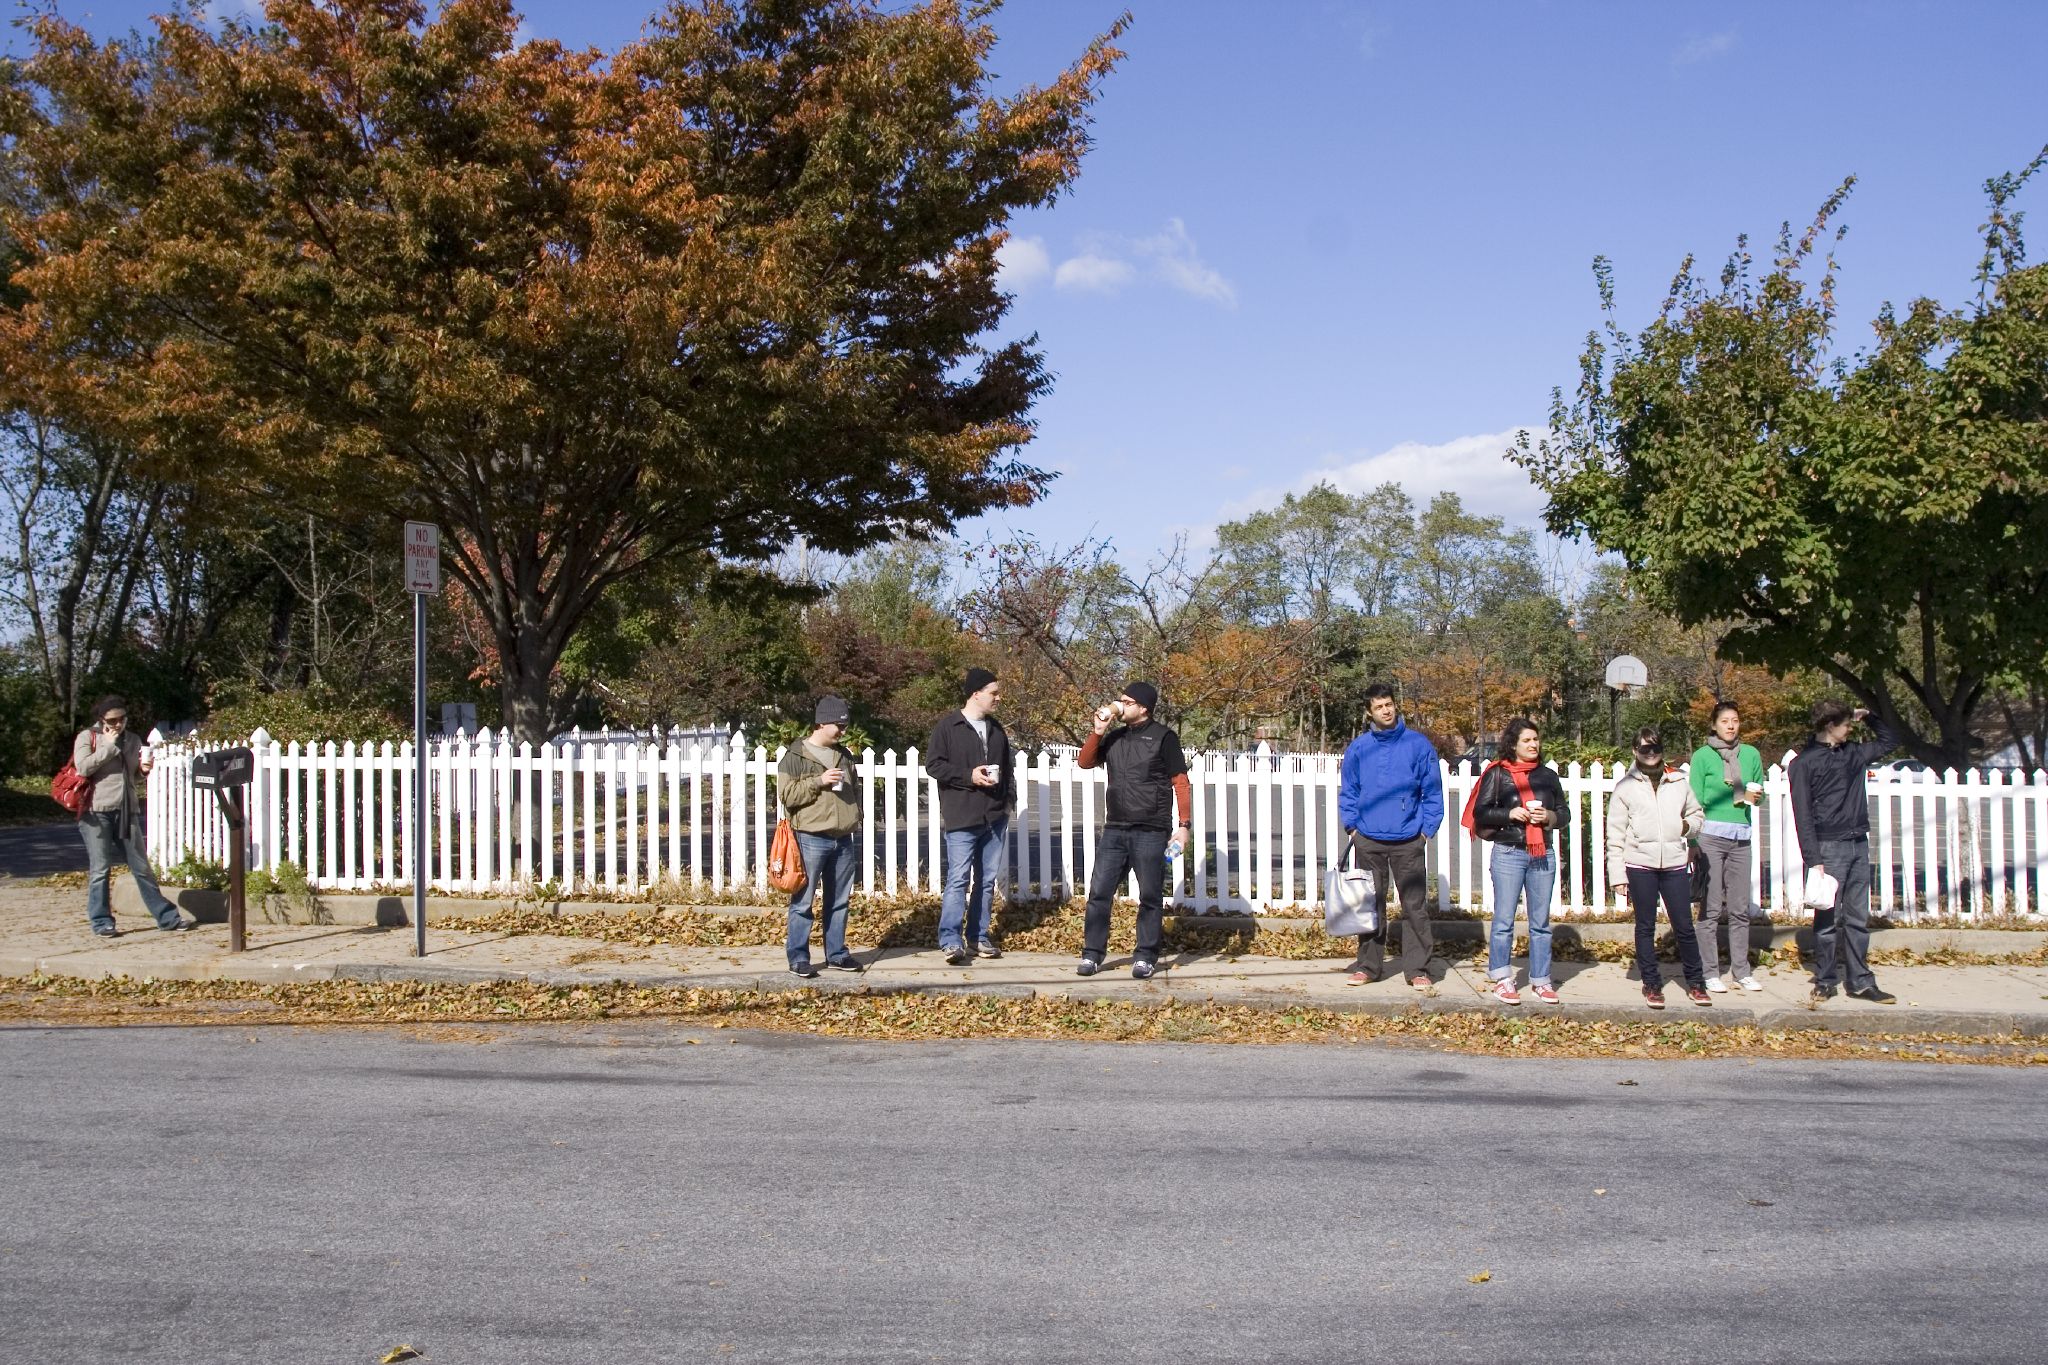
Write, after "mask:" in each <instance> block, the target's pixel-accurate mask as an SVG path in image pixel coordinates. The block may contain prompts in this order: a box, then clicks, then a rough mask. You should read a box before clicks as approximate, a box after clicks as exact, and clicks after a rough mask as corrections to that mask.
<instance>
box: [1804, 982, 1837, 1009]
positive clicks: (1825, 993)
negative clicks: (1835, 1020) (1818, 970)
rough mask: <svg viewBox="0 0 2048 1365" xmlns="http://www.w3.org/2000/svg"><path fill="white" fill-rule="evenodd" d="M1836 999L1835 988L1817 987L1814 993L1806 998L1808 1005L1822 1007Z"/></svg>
mask: <svg viewBox="0 0 2048 1365" xmlns="http://www.w3.org/2000/svg"><path fill="white" fill-rule="evenodd" d="M1834 998H1835V988H1834V987H1833V986H1815V987H1814V988H1813V993H1812V994H1810V995H1808V996H1807V997H1806V1003H1807V1004H1808V1005H1812V1006H1820V1005H1824V1004H1826V1003H1827V1002H1828V1001H1830V1000H1832V999H1834Z"/></svg>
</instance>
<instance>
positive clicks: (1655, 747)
mask: <svg viewBox="0 0 2048 1365" xmlns="http://www.w3.org/2000/svg"><path fill="white" fill-rule="evenodd" d="M1636 752H1637V753H1639V754H1641V755H1643V756H1644V757H1645V758H1647V757H1649V756H1650V755H1651V754H1661V753H1663V752H1664V746H1663V745H1661V744H1638V745H1636Z"/></svg>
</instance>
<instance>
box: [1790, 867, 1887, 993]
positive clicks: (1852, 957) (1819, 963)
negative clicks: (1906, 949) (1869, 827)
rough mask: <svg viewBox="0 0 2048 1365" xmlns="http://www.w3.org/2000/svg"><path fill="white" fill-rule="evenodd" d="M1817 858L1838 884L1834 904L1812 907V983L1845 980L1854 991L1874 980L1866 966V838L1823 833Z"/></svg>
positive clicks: (1830, 982)
mask: <svg viewBox="0 0 2048 1365" xmlns="http://www.w3.org/2000/svg"><path fill="white" fill-rule="evenodd" d="M1819 852H1820V856H1819V857H1818V858H1815V859H1813V860H1812V861H1811V862H1809V863H1808V864H1807V866H1809V867H1811V866H1812V865H1813V863H1815V862H1817V863H1820V864H1821V865H1822V866H1823V867H1825V868H1827V870H1828V875H1829V876H1830V877H1833V878H1834V879H1835V881H1836V883H1837V884H1838V885H1839V886H1840V887H1841V891H1840V892H1839V893H1837V895H1836V896H1835V908H1834V909H1832V910H1816V911H1814V913H1813V940H1814V950H1815V951H1814V955H1813V956H1814V963H1813V984H1814V985H1815V986H1818V987H1822V988H1826V987H1830V986H1839V985H1842V984H1844V982H1843V978H1844V977H1847V978H1848V980H1847V985H1848V987H1849V990H1850V991H1851V992H1852V993H1853V992H1856V991H1862V990H1868V989H1870V988H1871V987H1872V986H1875V985H1876V984H1877V976H1876V974H1875V973H1873V972H1872V971H1871V970H1870V840H1869V838H1868V837H1867V836H1859V837H1857V838H1854V839H1823V840H1821V844H1820V849H1819Z"/></svg>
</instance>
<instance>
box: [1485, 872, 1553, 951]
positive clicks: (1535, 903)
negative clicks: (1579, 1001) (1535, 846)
mask: <svg viewBox="0 0 2048 1365" xmlns="http://www.w3.org/2000/svg"><path fill="white" fill-rule="evenodd" d="M1491 872H1492V874H1493V929H1492V932H1491V933H1489V934H1488V935H1487V939H1486V975H1487V977H1488V978H1489V979H1491V980H1494V981H1512V980H1513V979H1514V976H1515V963H1514V953H1515V906H1516V905H1517V903H1519V902H1520V901H1521V900H1522V898H1523V897H1524V896H1527V897H1528V901H1529V984H1530V985H1532V986H1548V985H1549V984H1550V893H1551V890H1552V888H1553V887H1554V886H1555V885H1556V882H1557V855H1556V854H1555V853H1546V854H1544V855H1543V856H1542V857H1541V858H1533V857H1531V856H1529V850H1528V849H1526V848H1514V847H1511V846H1510V845H1507V844H1496V845H1494V848H1493V866H1492V868H1491Z"/></svg>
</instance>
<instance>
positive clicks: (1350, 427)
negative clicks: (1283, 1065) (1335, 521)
mask: <svg viewBox="0 0 2048 1365" xmlns="http://www.w3.org/2000/svg"><path fill="white" fill-rule="evenodd" d="M216 3H217V4H234V3H236V0H216ZM61 7H62V8H63V9H64V10H65V12H67V13H69V14H71V15H73V16H74V17H78V16H80V15H81V14H82V13H84V11H82V10H81V9H80V8H79V7H78V6H76V5H75V4H71V3H63V4H62V5H61ZM1130 7H1131V9H1132V10H1133V12H1134V16H1135V23H1134V25H1133V26H1132V28H1131V30H1130V32H1129V34H1128V35H1127V36H1126V38H1125V39H1124V40H1123V43H1122V46H1123V47H1124V48H1125V49H1126V51H1127V52H1128V53H1129V58H1128V61H1127V62H1126V64H1125V66H1124V67H1123V68H1122V69H1121V70H1120V71H1119V72H1118V73H1117V74H1116V75H1115V76H1114V77H1113V78H1112V79H1111V80H1110V82H1109V84H1108V87H1107V90H1106V94H1105V97H1104V99H1103V101H1102V103H1101V105H1100V107H1099V117H1098V123H1097V130H1096V131H1097V138H1098V145H1097V148H1096V150H1095V152H1094V153H1093V154H1092V156H1091V157H1090V159H1089V161H1088V163H1087V165H1086V167H1085V169H1084V170H1083V172H1082V176H1081V179H1080V182H1079V184H1078V185H1077V186H1076V188H1075V190H1074V192H1073V193H1072V194H1071V195H1069V196H1068V197H1067V198H1066V199H1064V200H1062V201H1061V202H1060V203H1059V204H1058V205H1057V206H1055V207H1054V208H1052V209H1050V210H1048V211H1044V212H1040V213H1036V214H1033V215H1031V216H1029V217H1028V218H1026V219H1023V220H1020V221H1019V222H1018V223H1017V224H1016V227H1015V230H1016V234H1017V241H1016V244H1015V246H1014V248H1013V250H1012V252H1011V253H1010V260H1009V266H1010V268H1009V270H1008V279H1009V282H1010V284H1011V286H1012V287H1013V289H1014V291H1015V293H1016V295H1017V305H1016V308H1015V310H1014V312H1013V315H1012V322H1013V328H1012V330H1015V331H1020V332H1028V331H1036V332H1037V333H1038V334H1039V336H1040V339H1041V341H1042V342H1043V344H1044V347H1045V349H1046V352H1047V354H1048V357H1049V360H1050V363H1051V365H1052V367H1053V369H1054V370H1055V372H1056V373H1057V375H1058V385H1057V388H1056V389H1055V391H1054V392H1053V394H1052V395H1051V397H1050V398H1049V399H1048V400H1047V401H1046V402H1045V403H1044V404H1043V406H1042V407H1041V409H1040V412H1039V419H1040V427H1039V439H1038V440H1037V441H1036V442H1035V443H1034V444H1033V446H1032V448H1031V451H1030V454H1029V458H1031V459H1032V460H1033V461H1034V462H1035V463H1038V464H1040V465H1041V466H1043V467H1046V468H1050V469H1054V470H1057V471H1059V473H1060V475H1061V477H1060V478H1059V479H1058V481H1057V482H1056V483H1055V484H1054V485H1053V489H1052V492H1051V494H1050V495H1049V496H1048V497H1047V498H1046V499H1045V500H1044V501H1043V502H1042V503H1041V504H1039V505H1038V506H1036V507H1033V508H1030V509H1026V510H1024V511H1021V512H1016V513H1011V514H1009V515H1008V517H1007V522H1008V524H1009V525H1011V526H1013V527H1015V528H1017V529H1020V530H1024V531H1029V532H1032V533H1035V534H1037V535H1040V536H1042V537H1046V538H1050V539H1054V540H1058V541H1062V542H1064V541H1071V540H1073V539H1075V538H1077V537H1080V536H1083V535H1087V534H1091V533H1092V534H1100V535H1107V536H1110V537H1112V538H1113V539H1114V540H1115V541H1116V543H1117V545H1118V547H1119V549H1120V550H1121V551H1122V552H1123V553H1124V554H1125V555H1126V556H1128V557H1130V558H1132V559H1141V558H1143V557H1144V556H1145V555H1146V554H1148V553H1150V552H1151V551H1153V550H1154V549H1155V548H1156V547H1158V546H1160V545H1161V544H1163V543H1165V542H1166V541H1168V540H1170V539H1171V538H1172V537H1173V536H1174V535H1175V534H1176V533H1178V532H1183V531H1184V532H1188V533H1190V534H1192V535H1193V537H1194V538H1195V539H1196V540H1197V542H1200V541H1201V540H1202V538H1203V537H1204V536H1205V535H1206V534H1207V532H1208V531H1209V530H1210V529H1211V528H1213V527H1214V526H1215V525H1216V524H1217V522H1219V521H1221V520H1226V519H1229V518H1230V517H1233V516H1237V515H1242V514H1243V513H1244V512H1245V511H1247V510H1250V509H1252V508H1254V507H1257V506H1261V505H1270V504H1271V503H1272V502H1274V501H1277V500H1278V498H1279V497H1280V496H1281V495H1282V494H1283V493H1284V492H1285V491H1287V490H1289V489H1293V488H1301V487H1306V486H1307V485H1308V484H1310V483H1311V482H1313V481H1314V480H1315V479H1316V478H1318V477H1329V478H1332V479H1333V480H1335V481H1337V482H1338V483H1339V485H1340V486H1342V487H1346V488H1350V489H1362V488H1367V487H1371V486H1374V485H1376V484H1378V483H1379V482H1380V481H1382V480H1383V479H1394V480H1397V481H1399V482H1402V483H1404V484H1405V485H1407V486H1408V488H1409V490H1410V492H1411V493H1412V494H1414V495H1415V496H1416V498H1417V500H1418V501H1421V500H1424V499H1426V498H1427V497H1428V496H1430V495H1431V494H1432V493H1434V492H1436V491H1438V490H1439V489H1443V488H1451V489H1455V490H1456V491H1457V492H1459V493H1460V494H1462V495H1463V496H1464V497H1465V499H1466V501H1467V503H1468V504H1469V505H1472V506H1474V507H1476V508H1478V509H1480V510H1483V511H1486V512H1490V513H1494V514H1497V515H1501V516H1504V517H1506V518H1508V519H1509V520H1510V521H1512V522H1515V523H1517V524H1526V525H1532V526H1533V525H1536V524H1537V523H1538V521H1539V519H1540V507H1541V503H1540V499H1539V497H1538V496H1537V495H1536V494H1535V492H1534V490H1532V489H1531V488H1529V486H1528V484H1527V482H1526V480H1524V479H1523V477H1522V476H1521V474H1520V473H1519V471H1516V470H1515V469H1513V467H1511V466H1508V465H1506V464H1505V463H1504V462H1503V461H1502V460H1501V459H1500V457H1499V451H1500V450H1501V448H1502V447H1503V446H1504V445H1505V444H1506V442H1507V439H1508V437H1509V435H1510V434H1511V433H1512V432H1514V431H1515V430H1516V429H1517V428H1518V427H1521V426H1527V425H1530V424H1536V423H1541V422H1542V421H1543V420H1544V418H1545V417H1546V415H1547V412H1548V408H1549V393H1550V389H1551V387H1552V386H1553V385H1555V384H1569V383H1570V382H1571V381H1572V379H1573V378H1574V375H1575V363H1576V357H1577V355H1578V350H1579V346H1580V344H1581V341H1582V339H1583V338H1584V336H1585V333H1586V331H1587V329H1588V328H1589V327H1591V326H1592V325H1593V324H1594V323H1595V321H1596V320H1597V312H1596V299H1595V295H1594V291H1593V284H1592V278H1591V274H1590V270H1589V263H1590V261H1591V258H1592V257H1593V256H1594V255H1595V254H1596V253H1605V254H1607V255H1608V256H1610V257H1612V258H1613V259H1614V261H1615V265H1616V271H1617V275H1618V280H1619V285H1620V297H1621V301H1622V309H1623V317H1624V320H1625V321H1626V322H1627V323H1628V324H1629V325H1631V326H1634V325H1640V323H1641V322H1643V321H1644V320H1646V319H1647V318H1648V316H1649V315H1650V313H1651V312H1652V311H1653V310H1654V308H1655V306H1656V303H1657V301H1658V299H1659V298H1661V296H1662V293H1663V290H1664V288H1665V286H1666V284H1667V283H1668V282H1669V280H1670V277H1671V274H1672V271H1673V269H1674V268H1675V266H1676V265H1677V263H1678V261H1679V260H1680V258H1681V257H1682V256H1683V255H1684V254H1685V253H1686V252H1688V251H1694V252H1697V253H1698V254H1699V256H1700V257H1701V259H1702V261H1704V262H1707V263H1708V264H1710V265H1713V266H1718V263H1719V262H1720V260H1721V258H1722V257H1723V256H1724V255H1725V254H1726V253H1727V251H1728V249H1729V248H1730V246H1731V245H1732V244H1733V241H1734V239H1735V236H1736V234H1737V233H1739V232H1743V231H1747V232H1749V233H1750V234H1751V235H1752V237H1753V238H1755V239H1760V240H1761V241H1762V243H1763V244H1764V245H1765V246H1766V247H1767V246H1768V243H1769V241H1770V240H1771V239H1772V238H1774V237H1775V235H1776V233H1777V230H1778V226H1779V223H1780V222H1781V221H1782V220H1784V219H1786V218H1788V217H1789V218H1792V219H1794V220H1796V221H1803V220H1804V219H1805V218H1806V217H1808V216H1809V215H1810V214H1811V213H1812V211H1813V209H1814V208H1815V207H1816V206H1817V205H1818V204H1819V203H1820V202H1821V200H1822V199H1823V198H1825V196H1826V195H1827V194H1828V192H1829V191H1830V190H1831V189H1832V188H1833V187H1834V186H1835V185H1836V184H1837V183H1838V182H1839V181H1840V180H1841V179H1842V178H1843V177H1844V176H1845V175H1848V174H1850V173H1854V174H1856V175H1857V176H1858V177H1860V183H1859V186H1858V188H1857V190H1856V192H1855V194H1854V196H1853V197H1852V198H1851V200H1850V201H1849V204H1848V207H1847V211H1846V213H1845V215H1844V218H1843V221H1846V222H1847V223H1848V224H1849V225H1850V235H1849V238H1848V241H1847V243H1846V244H1845V247H1844V249H1843V251H1842V266H1843V276H1842V279H1843V288H1842V291H1841V301H1842V308H1843V312H1842V316H1843V318H1844V319H1845V322H1846V323H1847V326H1848V330H1847V331H1846V332H1845V334H1846V335H1848V337H1849V338H1850V341H1851V343H1852V344H1860V343H1861V341H1862V339H1863V337H1864V336H1865V335H1867V333H1865V331H1864V330H1863V328H1864V325H1865V324H1866V323H1867V321H1868V319H1869V318H1870V317H1871V316H1873V315H1874V314H1875V311H1876V309H1877V306H1878V305H1879V303H1880V302H1881V301H1883V300H1885V299H1895V300H1900V301H1904V300H1906V299H1909V298H1911V297H1914V296H1916V295H1920V294H1932V295H1934V296H1936V297H1939V298H1942V299H1945V300H1947V301H1950V302H1960V301H1962V300H1963V299H1964V298H1965V296H1966V295H1967V294H1968V292H1969V290H1970V287H1971V286H1970V274H1971V271H1972V269H1973V268H1974V266H1975V263H1976V259H1977V255H1978V244H1977V227H1978V225H1979V224H1980V223H1981V222H1982V221H1983V204H1984V200H1983V195H1982V190H1981V186H1982V183H1983V181H1984V179H1985V178H1986V177H1987V176H1989V175H1992V174H1995V173H1999V172H2003V171H2007V170H2013V169H2017V168H2019V167H2021V166H2023V165H2024V164H2025V163H2026V162H2027V161H2028V160H2029V159H2030V158H2031V157H2032V156H2033V154H2034V153H2035V152H2036V151H2037V150H2038V149H2039V148H2040V147H2041V146H2042V144H2043V143H2044V142H2048V99H2044V97H2043V90H2044V88H2048V87H2044V85H2043V82H2042V81H2041V79H2040V74H2039V66H2038V63H2039V59H2040V54H2041V53H2043V52H2044V51H2048V5H2041V4H2031V3H2019V0H2012V3H1969V2H1967V0H1943V2H1942V3H1870V4H1825V5H1824V4H1813V3H1792V4H1787V3H1783V0H1779V3H1775V4H1741V3H1722V4H1714V5H1694V4H1676V3H1671V4H1663V3H1659V4H1643V3H1598V4H1594V3H1585V4H1567V3H1544V2H1543V0H1525V2H1524V3H1491V4H1482V3H1452V2H1449V0H1446V2H1442V3H1438V2H1435V0H1432V3H1427V4H1425V3H1410V4H1402V5H1395V4H1382V3H1341V2H1339V0H1267V2H1266V3H1264V4H1251V3H1246V0H1170V3H1169V2H1165V0H1132V3H1131V6H1130ZM149 8H150V6H149V5H147V4H118V5H117V4H108V3H101V4H98V5H95V6H94V7H93V9H92V14H93V17H92V18H91V19H90V20H88V22H89V23H90V24H91V25H92V26H93V27H95V28H99V29H102V30H105V29H108V28H112V27H125V26H127V25H128V24H129V23H131V22H133V21H134V20H135V19H136V18H137V17H138V16H140V15H141V14H143V13H146V12H147V10H148V9H149ZM649 8H650V7H649V5H648V4H646V3H645V0H642V2H641V3H627V2H622V0H579V3H575V4H569V3H562V2H561V0H531V3H529V4H528V5H527V7H526V10H525V13H526V24H527V27H528V29H529V31H530V32H532V33H535V34H546V35H549V36H553V37H557V38H560V39H562V40H563V41H565V42H569V43H572V44H594V45H598V46H602V47H615V46H616V45H618V44H619V43H620V42H622V41H624V40H626V39H628V38H630V37H631V36H633V35H634V34H635V33H636V32H637V31H638V30H639V28H640V25H641V23H642V22H643V21H644V19H645V17H646V15H647V13H648V12H649ZM1121 8H1122V4H1121V3H1120V0H1010V4H1009V5H1008V7H1007V8H1006V9H1005V10H1004V11H1003V12H1002V13H1001V14H1000V15H999V16H998V18H997V21H996V23H997V28H998V31H999V32H1000V33H1001V34H1002V35H1003V36H1002V40H1001V42H1000V44H999V45H998V48H997V50H996V54H995V66H996V69H997V71H998V73H999V75H1000V78H1001V80H1002V81H1003V82H1004V83H1005V84H1006V85H1007V84H1015V83H1018V82H1022V81H1026V80H1044V79H1048V78H1050V77H1051V76H1052V75H1053V74H1054V73H1056V72H1057V71H1058V70H1059V68H1060V67H1061V66H1062V65H1063V64H1064V63H1065V62H1066V61H1068V60H1070V59H1071V58H1072V57H1073V56H1074V55H1075V54H1077V53H1079V52H1080V51H1081V49H1082V48H1083V47H1084V46H1085V44H1086V43H1087V41H1088V39H1089V38H1090V37H1091V36H1092V35H1093V34H1095V33H1097V32H1099V31H1101V30H1102V29H1103V28H1104V27H1106V26H1107V25H1108V24H1109V23H1110V22H1111V21H1112V20H1113V19H1114V18H1115V16H1116V14H1117V13H1118V11H1119V10H1120V9H1121ZM2030 92H2031V93H2030ZM2023 202H2025V203H2027V204H2030V205H2031V206H2032V207H2034V208H2035V209H2036V219H2037V232H2038V233H2039V234H2048V213H2044V212H2041V210H2042V209H2043V208H2044V207H2048V193H2044V192H2043V191H2042V189H2041V188H2039V187H2033V188H2030V191H2029V193H2028V195H2027V196H2026V199H2025V201H2023ZM2042 240H2043V243H2044V244H2043V246H2042V247H2041V248H2040V249H2039V250H2037V251H2036V253H2035V254H2036V257H2037V258H2038V257H2039V256H2040V255H2041V252H2042V251H2048V236H2044V237H2043V238H2042ZM965 529H966V533H967V534H969V535H978V534H980V532H981V531H982V530H983V529H984V527H983V526H981V525H971V526H969V527H967V528H965Z"/></svg>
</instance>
